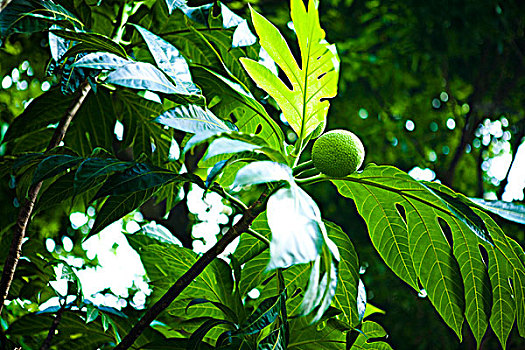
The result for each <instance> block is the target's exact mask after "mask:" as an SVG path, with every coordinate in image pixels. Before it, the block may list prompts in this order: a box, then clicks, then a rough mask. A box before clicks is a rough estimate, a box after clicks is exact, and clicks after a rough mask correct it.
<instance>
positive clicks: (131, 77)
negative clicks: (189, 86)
mask: <svg viewBox="0 0 525 350" xmlns="http://www.w3.org/2000/svg"><path fill="white" fill-rule="evenodd" d="M105 81H106V82H107V83H111V84H115V85H120V86H124V87H128V88H131V89H138V90H150V91H156V92H161V93H165V94H183V93H185V91H186V90H185V89H184V88H183V89H180V88H178V87H176V86H175V85H173V84H172V83H171V82H170V81H169V80H168V78H166V76H165V75H164V73H162V72H161V71H160V70H158V69H157V68H156V67H155V66H154V65H152V64H150V63H146V62H131V63H128V64H126V65H124V66H121V67H119V68H117V69H115V70H113V71H111V72H110V73H109V74H108V76H107V77H106V80H105Z"/></svg>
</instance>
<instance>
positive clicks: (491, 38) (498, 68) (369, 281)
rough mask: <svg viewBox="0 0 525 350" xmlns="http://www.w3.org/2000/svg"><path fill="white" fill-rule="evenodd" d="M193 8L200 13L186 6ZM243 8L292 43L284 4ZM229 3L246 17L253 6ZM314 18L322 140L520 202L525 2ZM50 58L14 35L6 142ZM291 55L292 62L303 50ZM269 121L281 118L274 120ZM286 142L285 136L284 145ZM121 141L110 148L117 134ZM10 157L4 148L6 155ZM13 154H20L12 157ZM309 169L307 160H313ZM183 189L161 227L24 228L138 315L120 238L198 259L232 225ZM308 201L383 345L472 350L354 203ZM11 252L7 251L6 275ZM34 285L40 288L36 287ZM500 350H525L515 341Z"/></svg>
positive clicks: (218, 206)
mask: <svg viewBox="0 0 525 350" xmlns="http://www.w3.org/2000/svg"><path fill="white" fill-rule="evenodd" d="M201 3H204V1H193V2H192V1H190V2H189V4H190V5H194V6H196V5H199V4H201ZM249 3H250V4H251V5H252V6H253V7H254V8H255V9H257V10H258V11H260V12H261V13H262V14H263V15H265V16H266V17H267V18H268V19H269V20H271V21H272V22H273V23H275V24H276V25H277V26H278V27H279V28H280V30H281V32H282V34H283V35H284V36H285V37H287V39H289V42H293V40H294V36H295V34H294V31H293V26H291V22H290V18H289V7H288V4H287V2H285V1H273V0H264V1H263V0H259V1H257V0H253V1H249ZM227 4H228V6H229V7H230V8H231V9H232V10H234V11H235V12H236V13H238V14H241V15H243V16H244V17H248V11H249V10H248V2H247V1H232V2H227ZM73 11H74V10H73ZM320 13H321V25H322V27H323V28H324V29H325V31H326V38H327V41H328V42H330V43H335V44H336V45H337V50H338V53H339V56H340V59H341V75H340V83H339V94H338V96H337V98H335V99H333V100H332V101H331V109H330V112H329V117H328V118H329V119H328V124H327V129H335V128H345V129H349V130H351V131H353V132H354V133H356V134H357V135H358V136H359V137H360V138H361V139H362V140H363V143H364V144H365V148H366V151H367V154H366V159H365V163H371V162H373V163H377V164H391V165H394V166H396V167H398V168H400V169H402V170H404V171H406V172H408V173H409V174H410V175H412V176H413V177H415V178H417V179H421V180H428V181H432V180H437V181H441V182H442V183H444V184H446V185H448V186H450V187H451V188H453V189H454V190H456V191H459V192H461V193H463V194H465V195H467V196H469V197H479V198H485V199H487V200H490V199H502V200H505V201H517V202H522V203H523V200H524V193H523V188H524V186H525V145H523V143H524V135H525V71H524V69H525V32H524V31H525V2H524V1H521V0H511V1H505V2H503V1H495V0H476V1H473V0H464V1H428V0H405V1H394V0H369V1H358V0H356V1H352V0H322V1H321V3H320ZM46 45H47V41H46V36H45V34H37V35H33V36H31V37H27V36H13V37H11V38H10V40H9V41H8V42H7V43H6V44H5V45H4V47H3V48H2V49H0V135H1V137H3V135H4V134H5V132H6V130H7V128H8V126H9V124H10V123H11V122H12V121H13V119H14V118H15V117H16V116H17V115H18V114H19V113H21V112H22V110H23V109H24V106H25V105H26V104H28V103H29V102H30V101H31V100H32V99H33V98H35V97H37V96H38V95H40V94H41V93H42V92H44V91H47V90H48V89H50V87H51V86H52V84H53V82H52V81H51V80H50V79H49V78H46V75H45V69H46V65H47V63H48V61H49V56H50V55H49V48H48V47H46ZM292 50H293V51H294V52H295V53H296V54H297V53H298V52H297V50H298V48H297V47H292ZM296 57H299V56H296ZM270 112H271V113H272V114H273V115H274V116H275V117H276V118H279V112H278V111H276V110H271V111H270ZM294 137H295V135H293V133H292V132H291V130H288V138H289V141H293V140H294ZM115 138H116V140H118V130H117V134H116V135H115ZM39 143H43V144H45V143H47V140H42V139H40V138H37V139H33V138H32V137H31V136H28V137H27V140H26V141H25V143H24V147H26V148H27V147H30V146H34V148H38V145H39ZM520 145H521V147H520ZM5 147H6V145H5V144H0V156H1V155H3V154H5V152H6V149H5ZM17 151H25V150H10V152H17ZM304 157H305V158H307V157H309V155H308V151H307V152H306V154H305V155H304ZM0 175H1V176H2V181H1V183H0V191H1V197H0V198H2V200H1V201H0V211H1V212H2V215H0V231H1V233H2V235H1V237H0V246H1V247H5V246H6V245H7V244H8V240H9V239H10V234H6V233H9V232H10V229H11V226H10V224H11V223H12V222H13V221H14V218H15V216H16V213H17V211H18V210H17V208H18V206H19V203H18V200H17V199H16V195H15V194H14V193H13V189H12V188H11V187H13V186H12V183H11V181H10V177H9V174H7V173H5V174H0ZM184 190H185V191H184V192H183V193H185V195H182V196H181V198H180V201H179V202H178V204H177V205H176V206H175V208H174V209H173V210H172V211H171V212H170V214H169V215H168V216H167V217H163V216H162V215H161V216H159V214H158V213H159V212H163V210H157V208H156V205H154V203H147V204H146V205H145V206H144V207H143V208H142V210H141V211H140V212H136V213H132V214H130V215H128V216H127V217H126V218H125V219H124V220H122V221H119V222H117V223H116V224H114V225H112V226H110V227H109V228H108V229H106V230H105V231H104V232H102V233H101V234H100V235H98V236H95V237H93V238H92V239H90V240H87V241H86V242H85V243H82V241H81V239H82V237H83V236H84V235H85V234H86V232H87V231H88V230H89V225H90V221H92V217H93V215H94V210H93V209H92V208H91V209H90V208H88V209H87V210H86V211H84V212H76V211H73V212H71V208H70V207H67V206H64V207H63V208H60V210H53V211H46V212H43V213H41V214H40V215H39V216H36V218H35V220H34V221H33V224H32V225H31V232H30V234H31V235H35V236H36V237H39V238H40V240H39V241H38V242H40V243H38V242H37V243H35V244H36V246H35V247H34V249H36V250H38V249H41V250H42V251H46V252H48V253H49V254H52V255H53V256H55V257H56V256H62V257H66V258H68V259H69V260H68V261H69V262H70V263H71V264H72V265H74V266H76V267H77V268H78V269H79V275H81V277H82V279H83V282H84V284H86V285H91V286H92V288H89V289H88V290H87V291H86V290H84V293H85V294H86V293H87V294H88V295H89V296H91V295H93V298H92V300H94V301H96V302H97V303H102V304H103V303H107V304H108V305H110V306H119V307H122V308H130V307H135V308H140V307H143V305H144V303H145V300H146V298H147V294H148V292H149V291H148V289H147V286H146V285H145V282H144V271H143V270H141V265H140V261H138V262H137V259H138V258H137V257H136V255H133V254H134V252H133V251H132V250H131V248H129V246H127V243H126V242H125V239H121V238H119V236H118V235H119V234H120V233H121V232H134V231H136V230H138V229H139V228H140V227H141V226H143V224H144V223H145V222H146V221H145V220H146V219H153V220H155V222H156V223H158V224H159V225H153V227H152V229H156V230H163V231H166V232H168V233H169V232H171V233H172V234H174V235H175V236H177V238H179V240H180V241H181V244H182V245H184V246H186V247H189V248H194V249H195V250H196V251H199V252H202V251H204V250H206V249H207V247H208V246H210V245H212V244H213V243H214V239H215V235H216V234H217V233H218V232H219V231H220V229H221V228H222V226H223V225H226V224H227V223H228V219H227V216H226V215H227V214H228V213H229V208H227V207H225V206H224V204H223V203H222V202H221V201H220V198H219V199H218V198H214V197H208V198H207V199H206V201H202V199H201V198H202V194H201V193H198V191H191V189H190V188H189V187H186V188H185V189H184ZM307 191H308V192H309V193H310V194H311V195H312V196H313V197H314V198H315V199H316V200H317V201H318V204H319V206H320V207H321V210H322V213H323V215H324V216H325V218H326V219H328V220H331V221H333V222H335V223H337V224H338V225H340V226H341V227H342V228H343V229H344V230H345V231H346V232H347V233H348V234H349V235H350V237H351V239H352V241H353V243H354V245H355V246H356V250H357V252H358V255H359V258H360V262H361V272H362V274H363V275H362V279H363V281H364V283H365V285H366V288H367V293H368V300H369V302H370V303H372V304H373V305H375V306H377V307H379V308H381V309H383V310H384V311H385V312H386V313H385V314H383V315H374V316H373V317H374V318H375V320H376V321H378V322H379V323H380V324H382V325H383V326H384V327H385V328H386V330H387V331H388V333H389V334H390V336H389V338H388V342H389V343H390V344H391V345H392V346H393V347H394V348H395V349H475V348H476V344H475V341H474V338H473V337H472V335H471V334H470V331H469V330H468V327H466V326H464V328H463V330H464V332H463V343H461V344H459V343H458V339H457V337H456V336H455V335H454V334H453V332H452V331H451V330H449V329H448V328H447V327H446V326H445V324H444V323H443V322H442V321H441V319H440V318H439V316H438V314H437V313H436V312H435V311H434V309H433V308H432V307H431V305H430V303H429V302H428V300H427V299H426V298H425V297H424V295H419V296H418V295H417V294H416V293H414V292H413V291H411V290H410V289H409V288H408V287H407V286H406V285H404V283H403V282H401V281H400V280H399V279H398V278H397V277H395V275H394V274H393V273H392V272H391V271H390V270H389V269H388V268H387V267H386V265H384V264H383V263H382V261H381V260H380V258H379V255H378V254H377V253H376V252H375V250H374V248H373V247H372V245H371V243H370V239H369V238H368V234H367V232H366V228H365V225H364V222H363V221H362V220H361V219H360V218H359V216H357V215H350V214H349V213H355V212H356V211H355V207H354V205H353V203H352V202H351V201H349V200H345V199H343V198H340V197H339V196H337V193H336V191H335V189H334V188H333V186H330V185H329V184H320V185H315V186H310V187H308V188H307ZM192 193H193V194H192ZM498 223H499V224H500V225H501V226H502V228H503V229H504V231H505V233H506V234H507V235H509V236H511V237H513V238H514V239H516V240H517V241H518V242H519V243H520V244H521V245H522V246H523V245H524V244H525V230H524V229H523V226H521V227H520V226H519V225H517V224H512V223H509V222H506V221H503V220H499V221H498ZM160 224H161V225H162V226H161V225H160ZM91 225H92V222H91ZM115 235H117V236H115ZM106 236H107V237H106ZM104 237H106V238H104ZM95 239H96V240H98V241H96V242H95V241H93V240H95ZM104 242H105V243H104ZM24 249H26V248H24ZM119 249H120V250H119ZM5 253H6V250H5V249H3V248H2V250H1V251H0V259H1V261H2V262H3V261H4V259H5ZM46 254H47V253H46ZM122 256H129V257H130V258H129V259H130V260H129V261H134V262H135V263H136V265H129V264H128V265H126V264H123V265H122V266H119V265H116V264H117V262H118V260H119V258H121V257H122ZM117 257H119V258H117ZM75 259H76V260H75ZM112 259H113V260H112ZM25 263H26V264H29V263H28V262H25ZM99 263H100V265H102V266H98V265H99ZM75 264H76V265H75ZM97 266H98V267H97ZM131 266H132V267H131ZM31 268H33V269H34V268H37V267H34V266H32V267H31ZM104 269H106V270H104ZM108 269H109V270H108ZM126 269H127V270H128V271H129V276H122V279H123V282H121V283H120V284H118V283H119V282H113V283H114V285H107V284H104V283H100V285H98V284H97V285H96V286H94V282H93V281H97V280H98V281H99V282H101V281H104V280H107V279H111V277H108V276H112V275H111V271H110V270H113V273H115V271H117V272H118V271H124V270H126ZM104 271H106V272H107V273H108V275H105V274H104V273H106V272H104ZM20 273H21V274H23V273H24V271H21V272H20ZM82 275H85V276H82ZM86 276H87V277H86ZM32 282H34V283H47V281H45V280H38V278H35V279H34V280H32ZM31 286H32V287H34V284H33V285H31V284H30V283H28V284H27V285H19V286H15V289H14V291H13V293H18V295H19V296H20V297H19V300H18V301H16V303H15V302H14V303H13V304H12V305H10V310H11V312H13V313H14V314H16V312H24V310H27V309H30V308H31V307H33V308H34V307H36V306H35V305H33V304H32V302H31V301H24V298H23V295H24V294H23V291H24V288H30V287H31ZM56 288H57V289H60V288H61V287H60V286H58V285H57V287H56ZM97 298H98V299H97ZM497 348H499V345H498V342H497V339H496V337H495V336H494V334H493V333H491V332H490V331H489V332H488V333H487V335H486V337H485V339H484V341H483V344H482V349H497ZM508 348H509V349H524V348H525V340H523V339H521V338H519V337H518V335H517V332H516V330H513V332H512V333H511V336H510V338H509V342H508Z"/></svg>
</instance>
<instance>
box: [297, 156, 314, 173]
mask: <svg viewBox="0 0 525 350" xmlns="http://www.w3.org/2000/svg"><path fill="white" fill-rule="evenodd" d="M313 167H314V162H313V161H312V160H311V159H310V160H308V161H306V162H304V163H301V164H299V165H297V166H295V167H294V168H293V175H294V176H295V175H298V174H300V173H301V172H303V171H305V170H307V169H312V168H313Z"/></svg>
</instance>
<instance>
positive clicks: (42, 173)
mask: <svg viewBox="0 0 525 350" xmlns="http://www.w3.org/2000/svg"><path fill="white" fill-rule="evenodd" d="M81 161H82V158H80V157H76V156H70V155H67V154H57V155H52V156H49V157H47V158H45V159H44V160H42V161H41V162H40V163H39V164H38V166H37V167H36V170H35V173H34V175H33V182H32V184H36V183H37V182H40V181H43V180H45V179H48V178H50V177H53V176H55V175H58V174H60V173H61V172H64V171H66V170H67V169H69V168H71V167H74V166H76V165H77V164H78V163H80V162H81Z"/></svg>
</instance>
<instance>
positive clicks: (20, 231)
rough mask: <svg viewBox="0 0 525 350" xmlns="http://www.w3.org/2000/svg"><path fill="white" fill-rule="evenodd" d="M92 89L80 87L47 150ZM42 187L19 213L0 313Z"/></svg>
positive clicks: (36, 187)
mask: <svg viewBox="0 0 525 350" xmlns="http://www.w3.org/2000/svg"><path fill="white" fill-rule="evenodd" d="M89 91H91V85H89V83H88V82H84V83H83V84H82V85H81V86H80V87H79V89H78V97H77V98H76V99H75V100H73V102H72V104H71V105H70V106H69V108H68V109H67V111H66V113H65V114H64V116H63V117H62V119H61V120H60V123H59V124H58V126H57V128H56V129H55V132H54V134H53V137H52V138H51V141H49V145H48V146H47V150H50V149H52V148H55V147H57V146H58V145H59V144H60V142H62V139H63V138H64V135H65V134H66V130H67V128H68V127H69V124H70V123H71V120H72V119H73V117H74V116H75V114H76V113H77V112H78V110H79V108H80V106H81V105H82V103H83V102H84V100H85V98H86V96H87V95H88V94H89ZM41 187H42V181H40V182H38V183H36V184H34V185H33V186H31V187H30V188H29V191H28V196H27V200H26V202H25V203H24V205H23V206H22V207H21V208H20V212H19V213H18V219H17V221H16V225H15V231H14V233H13V240H12V241H11V247H10V248H9V253H8V255H7V258H6V260H5V264H4V269H3V271H2V279H1V281H0V313H1V312H2V308H3V306H4V301H5V300H6V298H7V296H8V294H9V288H10V287H11V282H13V277H14V275H15V270H16V266H17V265H18V260H19V259H20V255H21V253H22V242H23V240H24V236H25V233H26V229H27V225H28V223H29V220H30V218H31V214H32V213H33V208H34V206H35V202H36V198H37V196H38V193H39V192H40V188H41Z"/></svg>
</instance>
